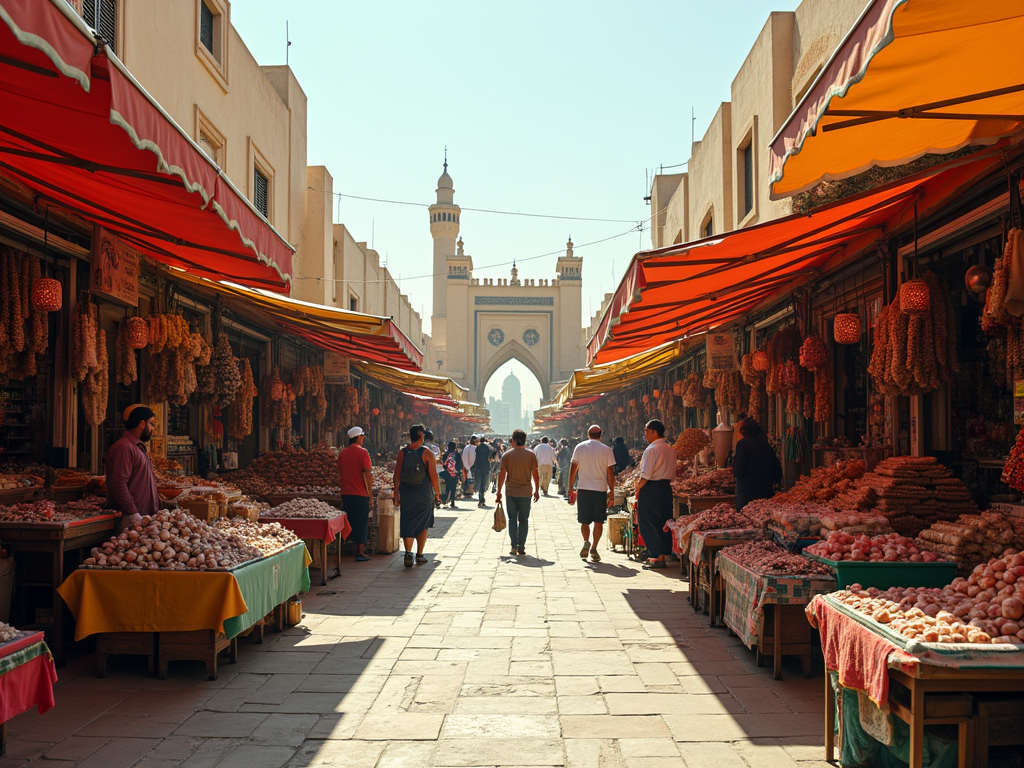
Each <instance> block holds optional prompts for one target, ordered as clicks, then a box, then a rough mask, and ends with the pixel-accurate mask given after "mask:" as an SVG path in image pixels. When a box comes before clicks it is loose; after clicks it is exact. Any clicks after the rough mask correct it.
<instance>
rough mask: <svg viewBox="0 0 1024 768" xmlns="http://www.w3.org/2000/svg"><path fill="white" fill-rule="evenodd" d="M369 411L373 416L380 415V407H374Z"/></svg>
mask: <svg viewBox="0 0 1024 768" xmlns="http://www.w3.org/2000/svg"><path fill="white" fill-rule="evenodd" d="M370 413H372V414H373V415H374V416H380V408H374V409H373V410H372V411H370Z"/></svg>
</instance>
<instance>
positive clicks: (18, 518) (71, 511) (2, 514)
mask: <svg viewBox="0 0 1024 768" xmlns="http://www.w3.org/2000/svg"><path fill="white" fill-rule="evenodd" d="M106 505H107V500H106V499H105V498H103V497H101V496H87V497H86V498H84V499H81V500H80V501H69V502H68V503H67V504H56V503H55V502H53V501H50V500H43V501H26V502H22V503H20V504H12V505H11V506H9V507H2V506H0V521H3V522H5V523H67V522H71V521H72V520H84V519H86V518H89V517H96V516H97V515H103V514H111V512H112V511H111V510H109V509H104V507H105V506H106Z"/></svg>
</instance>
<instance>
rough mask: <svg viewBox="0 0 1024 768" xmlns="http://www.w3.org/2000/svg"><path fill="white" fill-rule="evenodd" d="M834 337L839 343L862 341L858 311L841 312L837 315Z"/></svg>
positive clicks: (833, 330) (833, 328) (833, 331)
mask: <svg viewBox="0 0 1024 768" xmlns="http://www.w3.org/2000/svg"><path fill="white" fill-rule="evenodd" d="M832 338H834V339H835V340H836V343H837V344H856V343H857V342H858V341H860V315H858V314H857V313H856V312H840V313H839V314H838V315H836V316H835V320H834V321H833V325H832Z"/></svg>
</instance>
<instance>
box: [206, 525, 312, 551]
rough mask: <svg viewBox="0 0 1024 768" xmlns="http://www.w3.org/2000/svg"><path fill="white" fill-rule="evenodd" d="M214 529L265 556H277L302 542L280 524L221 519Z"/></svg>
mask: <svg viewBox="0 0 1024 768" xmlns="http://www.w3.org/2000/svg"><path fill="white" fill-rule="evenodd" d="M213 527H214V528H216V529H217V530H219V531H223V532H225V533H227V534H228V535H230V536H234V537H235V538H237V539H239V540H241V541H244V542H245V543H246V544H248V545H249V546H250V547H255V548H256V549H258V550H259V551H260V552H262V553H263V554H264V555H265V556H269V555H274V554H277V553H278V552H280V551H281V550H282V549H284V548H285V547H288V546H290V545H292V544H294V543H295V542H297V541H300V539H299V537H298V536H296V535H295V534H294V533H292V532H291V531H289V530H288V529H287V528H282V527H281V524H280V523H253V522H250V521H248V520H246V519H244V518H241V517H234V518H231V519H228V518H226V517H221V518H218V519H217V520H216V522H214V524H213Z"/></svg>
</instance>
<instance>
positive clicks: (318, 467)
mask: <svg viewBox="0 0 1024 768" xmlns="http://www.w3.org/2000/svg"><path fill="white" fill-rule="evenodd" d="M231 481H232V482H233V483H236V484H237V485H238V487H239V488H241V489H242V490H243V491H244V492H245V493H246V494H247V495H249V496H264V495H266V494H268V493H273V491H274V489H275V488H279V487H286V486H301V485H307V486H309V485H316V486H333V485H335V484H336V483H337V482H338V451H337V449H335V448H331V447H330V446H326V445H317V446H314V447H313V448H312V449H311V450H309V451H308V452H307V451H303V450H301V449H299V450H294V451H268V452H267V453H265V454H263V455H262V456H260V457H259V458H257V459H255V460H253V462H252V463H251V464H249V466H248V467H247V468H246V469H244V470H241V471H240V472H236V473H234V474H233V475H232V477H231Z"/></svg>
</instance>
